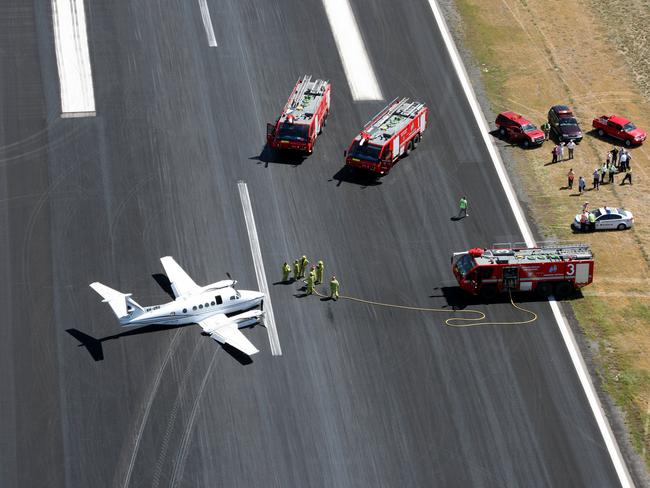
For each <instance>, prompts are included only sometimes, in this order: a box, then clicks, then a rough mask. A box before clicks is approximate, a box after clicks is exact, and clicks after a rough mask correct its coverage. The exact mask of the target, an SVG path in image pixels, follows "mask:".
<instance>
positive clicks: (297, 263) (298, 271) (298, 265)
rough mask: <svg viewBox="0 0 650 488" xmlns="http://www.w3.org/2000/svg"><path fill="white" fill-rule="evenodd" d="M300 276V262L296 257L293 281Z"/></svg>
mask: <svg viewBox="0 0 650 488" xmlns="http://www.w3.org/2000/svg"><path fill="white" fill-rule="evenodd" d="M298 278H300V263H299V262H298V260H297V259H296V260H295V261H294V262H293V281H296V280H297V279H298Z"/></svg>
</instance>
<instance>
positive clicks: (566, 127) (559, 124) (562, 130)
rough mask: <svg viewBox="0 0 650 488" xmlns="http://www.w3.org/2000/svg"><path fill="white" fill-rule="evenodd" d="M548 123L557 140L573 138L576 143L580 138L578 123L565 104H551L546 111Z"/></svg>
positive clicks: (566, 140) (580, 132)
mask: <svg viewBox="0 0 650 488" xmlns="http://www.w3.org/2000/svg"><path fill="white" fill-rule="evenodd" d="M548 123H549V124H550V125H551V131H553V133H554V134H555V136H556V137H557V139H558V141H560V142H561V141H565V142H568V141H571V140H573V142H576V143H578V142H580V141H581V140H582V130H581V129H580V125H578V121H577V120H576V118H575V115H573V111H572V110H571V109H570V108H569V107H567V106H566V105H553V106H552V107H551V109H550V110H549V111H548Z"/></svg>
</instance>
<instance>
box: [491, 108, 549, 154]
mask: <svg viewBox="0 0 650 488" xmlns="http://www.w3.org/2000/svg"><path fill="white" fill-rule="evenodd" d="M496 125H497V128H498V129H499V135H500V136H501V137H502V138H504V139H507V140H508V141H512V142H517V143H519V144H521V145H522V146H524V147H530V146H541V145H542V144H543V143H544V133H543V132H542V131H541V130H539V129H538V128H537V127H535V125H534V124H532V123H531V122H530V121H529V120H527V119H525V118H524V117H523V116H521V115H519V114H518V113H515V112H501V113H500V114H499V115H498V116H497V120H496Z"/></svg>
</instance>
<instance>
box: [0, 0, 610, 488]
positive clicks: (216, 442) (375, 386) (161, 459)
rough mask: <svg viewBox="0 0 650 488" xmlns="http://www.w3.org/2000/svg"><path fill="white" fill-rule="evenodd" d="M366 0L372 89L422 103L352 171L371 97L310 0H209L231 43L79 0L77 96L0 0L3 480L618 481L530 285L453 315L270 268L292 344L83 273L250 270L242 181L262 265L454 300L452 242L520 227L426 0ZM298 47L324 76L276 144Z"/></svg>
mask: <svg viewBox="0 0 650 488" xmlns="http://www.w3.org/2000/svg"><path fill="white" fill-rule="evenodd" d="M351 3H352V6H353V9H354V11H355V14H356V17H357V20H358V22H359V28H360V30H361V32H362V34H363V37H364V39H365V43H366V48H367V50H368V54H369V56H370V59H371V61H372V63H373V65H374V69H375V72H376V75H377V78H378V80H379V83H380V85H381V89H382V91H383V93H384V95H385V96H386V97H387V98H393V97H394V96H409V97H412V98H416V99H419V100H421V101H424V102H426V103H427V104H428V106H429V108H430V110H431V114H430V127H429V130H428V131H427V132H426V134H425V138H424V140H423V141H422V143H421V144H420V145H419V147H418V148H417V150H416V151H415V152H413V153H412V154H411V155H410V156H408V157H407V158H405V159H404V160H402V161H401V162H400V163H399V164H398V165H397V166H396V167H395V168H394V170H393V171H392V172H391V174H389V175H388V176H386V177H385V178H383V179H381V180H379V181H378V182H375V181H372V180H360V179H358V178H354V177H351V176H350V175H349V174H348V173H347V172H345V171H343V157H342V156H343V150H344V149H346V148H347V146H348V144H349V143H350V141H351V140H352V138H353V137H354V135H355V134H356V133H357V132H358V130H359V129H360V128H361V127H362V125H363V124H364V123H365V122H366V121H367V120H368V119H369V118H370V117H371V116H372V115H373V114H375V113H376V112H377V111H378V110H379V109H380V108H382V106H383V103H382V102H358V103H355V102H353V101H352V98H351V94H350V91H349V88H348V86H347V82H346V78H345V73H344V72H343V69H342V66H341V62H340V59H339V57H338V54H337V50H336V46H335V44H334V40H333V38H332V34H331V31H330V27H329V25H328V23H327V18H326V16H325V12H324V10H323V6H322V4H321V2H320V1H319V0H307V1H298V0H287V1H284V2H282V3H275V2H264V1H262V0H228V1H224V2H214V1H209V2H208V4H209V7H210V12H211V15H212V20H213V25H214V31H215V33H216V37H217V42H218V47H217V48H209V47H208V44H207V40H206V36H205V32H204V30H203V24H202V20H201V13H200V10H199V7H198V3H197V2H175V1H169V0H161V1H159V2H143V1H138V0H134V1H131V2H103V3H102V2H100V3H98V4H95V3H93V4H87V5H86V8H87V12H86V14H87V23H88V38H89V43H90V55H91V60H92V67H93V77H94V88H95V99H96V108H97V117H94V118H83V119H60V118H59V117H58V113H59V110H60V108H59V105H58V104H59V99H58V78H57V72H56V59H55V57H54V48H53V41H52V28H51V12H50V4H49V2H47V1H45V0H35V1H34V2H33V4H30V5H25V4H24V2H19V1H17V0H8V1H6V2H5V3H4V4H3V6H2V7H0V9H2V10H4V12H2V13H3V15H0V19H2V20H0V22H2V23H3V24H4V25H2V27H3V28H2V29H0V56H1V57H0V59H1V60H2V63H3V67H2V71H1V74H0V93H1V97H2V98H1V102H2V104H3V105H2V110H1V111H0V229H2V231H1V232H0V263H2V269H3V270H5V273H4V276H5V279H4V280H2V281H0V283H1V284H0V287H1V288H0V291H1V293H0V304H1V305H2V308H3V309H4V310H5V311H7V310H8V312H9V313H6V312H5V317H6V319H5V320H6V322H5V326H4V327H2V328H0V334H1V335H0V370H1V371H2V373H3V374H2V376H3V380H2V382H0V407H1V411H0V413H1V414H2V418H3V422H2V434H1V435H0V459H2V462H1V463H0V486H21V487H22V486H26V487H27V486H29V487H40V486H43V487H63V486H66V487H77V486H94V487H123V486H132V487H136V486H153V487H163V486H179V487H184V486H186V487H199V486H206V487H207V486H228V487H239V486H241V487H254V486H260V487H262V486H263V487H270V486H273V487H288V486H300V487H307V486H314V487H318V486H323V487H360V486H373V487H394V486H404V487H407V486H408V487H411V486H413V487H416V486H417V487H422V486H444V487H455V486H458V487H468V486H472V487H506V486H508V487H521V486H526V487H548V486H553V487H564V486H566V487H610V486H616V485H617V477H616V473H615V471H614V468H613V465H612V462H611V460H610V458H609V455H608V453H607V450H606V448H605V446H604V443H603V439H602V437H601V435H600V433H599V431H598V428H597V426H596V423H595V420H594V417H593V415H592V413H591V410H590V409H589V406H588V404H587V402H586V399H585V396H584V393H583V391H582V388H581V387H580V384H579V382H578V379H577V377H576V374H575V371H574V369H573V367H572V365H571V362H570V359H569V356H568V354H567V351H566V349H565V347H564V345H563V342H562V339H561V337H560V334H559V331H558V329H557V326H556V324H555V322H554V320H553V317H552V314H551V312H550V309H549V307H548V305H547V304H545V303H543V302H531V303H527V304H526V307H529V308H530V309H531V310H534V311H535V312H536V313H538V314H539V319H538V320H537V321H536V322H535V323H534V324H532V325H529V326H500V327H474V328H463V329H458V328H449V327H446V326H445V325H444V318H446V315H445V314H424V313H417V312H409V311H404V310H398V309H390V308H380V307H373V306H369V305H364V304H358V303H354V302H349V301H345V300H341V301H339V302H337V303H334V302H331V301H323V300H320V299H319V298H317V297H302V296H301V295H302V292H301V290H300V289H299V286H298V285H296V284H291V285H285V284H275V285H272V287H271V288H272V289H271V298H272V301H273V306H274V310H275V316H276V321H277V327H278V333H279V338H280V343H281V346H282V351H283V355H282V356H281V357H273V356H271V353H270V348H269V344H268V339H267V334H266V331H265V330H264V329H263V328H262V327H255V328H253V329H251V330H245V331H244V333H245V334H246V336H247V337H248V338H249V339H250V340H251V341H252V342H253V343H254V344H255V345H256V346H257V347H258V348H259V349H260V351H261V352H260V353H259V354H258V355H255V356H253V357H252V361H247V360H246V359H245V358H242V357H241V356H239V355H238V354H236V353H233V352H232V351H230V350H228V349H225V348H223V347H220V346H219V345H218V344H216V343H215V342H214V341H212V340H210V339H209V338H207V337H204V336H202V335H201V334H200V329H199V328H198V327H196V326H186V327H181V328H161V329H160V330H157V329H155V328H146V329H144V330H142V331H130V332H127V333H124V332H125V331H124V330H121V329H120V328H119V326H118V324H117V322H116V321H115V319H114V316H113V314H112V313H111V311H110V309H109V307H107V306H106V305H105V304H102V303H100V299H99V297H98V296H97V295H96V294H95V293H94V292H93V291H92V290H91V289H90V288H89V287H88V284H89V283H91V282H92V281H101V282H103V283H105V284H107V285H108V286H111V287H113V288H116V289H119V290H120V291H123V292H131V293H133V296H134V298H135V299H136V300H137V301H138V302H139V303H141V304H147V305H148V304H153V303H160V302H163V301H166V300H168V299H169V297H168V295H167V294H166V293H165V291H164V289H163V288H161V286H160V285H159V283H158V281H160V279H159V278H160V277H159V276H156V275H157V274H159V273H162V271H163V270H162V266H161V264H160V262H159V258H160V257H161V256H165V255H173V256H174V257H175V258H176V259H177V261H178V262H179V264H181V266H183V267H184V268H185V269H186V271H187V272H188V273H189V274H190V275H191V276H192V277H193V278H194V279H195V280H196V281H197V283H208V282H213V281H217V280H219V279H222V278H223V277H224V276H225V273H227V272H230V273H231V274H232V275H233V277H235V278H236V279H237V280H238V281H239V286H240V287H241V288H243V289H255V288H256V286H257V284H256V280H255V273H254V268H253V263H252V258H251V253H250V248H249V245H248V236H247V233H246V227H245V224H244V220H243V213H242V208H241V203H240V200H239V195H238V191H237V181H239V180H243V181H245V182H246V183H247V185H248V188H249V192H250V195H251V200H252V205H253V211H254V213H255V219H256V222H257V229H258V233H259V238H260V242H261V248H262V254H263V259H264V262H265V265H266V273H267V276H269V277H270V279H272V280H273V281H275V280H276V279H277V280H279V278H280V276H281V273H280V266H281V264H282V263H283V262H284V261H285V260H288V259H295V258H296V257H298V256H299V255H302V254H306V255H307V256H308V258H309V259H310V260H311V262H312V263H315V262H316V261H317V260H318V259H323V260H324V261H325V266H326V275H327V276H329V275H331V274H332V273H335V274H336V275H337V277H338V278H339V280H340V282H341V291H342V293H343V294H346V295H352V296H356V297H361V298H367V299H372V300H377V301H382V302H387V303H397V304H407V305H419V306H427V307H450V304H461V306H464V305H463V301H462V297H460V296H459V294H458V291H457V289H456V288H455V282H454V279H453V275H452V274H451V270H450V264H449V260H450V256H451V253H452V252H453V251H460V250H466V249H468V248H470V247H474V246H477V245H480V246H483V245H488V244H490V243H492V242H508V241H511V242H512V241H521V240H522V239H521V236H520V235H519V234H518V231H517V226H516V223H515V221H514V218H513V216H512V213H511V211H510V208H509V206H508V204H507V201H506V198H505V196H504V194H503V192H502V191H501V185H500V183H499V180H498V178H497V176H496V173H495V171H494V168H493V166H492V163H491V162H490V159H489V156H488V154H487V151H486V149H485V147H484V145H483V143H482V140H481V137H480V133H479V131H478V128H477V127H476V125H475V122H474V120H473V117H472V115H471V111H470V110H469V107H468V104H467V102H466V100H465V98H464V96H463V94H462V90H461V88H460V84H459V82H458V81H457V79H456V77H455V74H454V71H453V69H452V67H451V63H450V61H449V59H448V55H447V52H446V50H445V48H444V44H443V42H442V40H441V37H440V35H439V33H438V31H437V28H436V25H435V22H434V19H433V16H432V14H431V11H430V9H429V7H428V5H427V3H426V2H425V1H423V0H412V1H408V2H402V3H399V4H398V3H397V2H389V1H384V0H382V1H379V2H377V1H370V0H353V1H352V2H351ZM405 12H409V15H405ZM5 66H7V67H8V68H10V69H5ZM305 73H307V74H312V75H314V76H315V77H325V78H327V79H329V80H330V81H331V82H332V86H333V88H332V90H333V91H332V111H331V115H330V118H329V120H328V126H327V127H326V128H325V130H324V132H323V135H322V137H320V138H319V139H318V142H317V146H316V150H315V152H314V154H313V155H311V156H310V157H308V158H306V159H304V160H300V159H296V158H291V157H280V156H278V155H277V154H271V153H269V152H268V151H264V139H265V133H266V127H265V125H266V122H271V121H273V120H274V117H277V115H278V114H279V111H280V110H281V108H282V106H283V104H284V102H285V101H286V97H287V96H288V94H289V92H290V90H291V88H292V87H293V84H294V83H295V81H296V80H297V79H298V78H299V77H300V76H301V75H303V74H305ZM463 194H466V195H467V196H468V199H469V202H470V208H469V213H470V216H469V217H468V218H466V219H463V220H461V221H455V220H452V219H451V217H452V216H453V215H454V214H455V213H456V212H457V201H458V198H459V197H460V196H461V195H463ZM156 278H158V280H157V279H156ZM474 306H476V307H478V308H480V309H481V310H484V311H485V312H486V313H487V314H488V316H489V318H490V319H492V320H502V321H512V320H518V319H519V318H521V313H520V312H518V311H516V310H514V309H513V308H512V307H511V306H510V304H508V303H498V304H490V305H485V304H478V305H472V307H474Z"/></svg>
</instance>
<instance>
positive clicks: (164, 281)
mask: <svg viewBox="0 0 650 488" xmlns="http://www.w3.org/2000/svg"><path fill="white" fill-rule="evenodd" d="M151 277H152V278H153V279H154V280H156V283H158V286H160V288H162V289H163V290H164V291H165V293H167V294H168V295H169V296H170V297H171V299H172V300H176V296H175V295H174V290H172V284H171V281H169V278H167V275H164V274H162V273H155V274H152V275H151Z"/></svg>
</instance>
